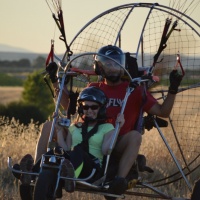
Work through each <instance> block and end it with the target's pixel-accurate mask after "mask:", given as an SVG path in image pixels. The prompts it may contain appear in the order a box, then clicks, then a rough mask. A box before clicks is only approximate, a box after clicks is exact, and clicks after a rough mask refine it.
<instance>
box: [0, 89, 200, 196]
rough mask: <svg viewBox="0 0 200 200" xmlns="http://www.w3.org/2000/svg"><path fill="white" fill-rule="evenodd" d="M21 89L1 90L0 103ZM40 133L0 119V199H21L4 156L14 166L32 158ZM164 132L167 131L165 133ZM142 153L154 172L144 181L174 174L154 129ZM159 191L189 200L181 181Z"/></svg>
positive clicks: (145, 138) (16, 96) (146, 136)
mask: <svg viewBox="0 0 200 200" xmlns="http://www.w3.org/2000/svg"><path fill="white" fill-rule="evenodd" d="M22 90H23V89H22V88H20V87H16V88H4V87H0V92H1V102H0V103H7V102H9V101H13V100H14V99H15V100H19V99H20V96H21V92H22ZM2 97H3V98H2ZM199 121H200V119H199ZM40 130H41V126H38V125H37V124H34V123H30V124H29V125H28V126H24V125H22V124H19V123H18V122H17V121H15V120H14V119H13V120H12V121H8V120H7V119H4V118H2V117H0V199H2V200H18V199H20V197H19V192H18V189H19V182H18V181H17V180H16V179H15V178H14V177H13V176H12V174H11V172H10V171H9V170H8V168H7V157H8V156H11V157H12V160H13V164H14V163H17V162H19V161H20V159H21V158H22V156H24V155H25V154H27V153H30V154H31V155H32V156H34V151H35V146H36V142H37V138H38V134H39V132H40ZM166 132H168V130H166ZM173 145H176V144H172V147H173V149H176V147H175V148H174V146H173ZM141 153H144V154H145V156H146V157H147V164H148V165H149V166H150V167H151V168H153V169H154V171H155V173H154V174H152V175H151V174H141V176H142V177H143V179H144V180H152V179H157V178H158V177H159V178H162V177H165V176H168V175H170V174H172V173H173V172H174V171H176V166H175V164H174V163H173V161H172V159H171V157H170V156H169V153H168V152H167V151H166V148H165V146H164V144H163V141H162V140H161V138H160V136H159V134H157V132H156V131H155V129H153V130H151V131H149V132H147V133H145V134H144V135H143V143H142V147H141ZM175 153H176V152H175ZM199 173H200V172H199V171H196V172H195V173H193V174H192V175H191V176H189V177H188V178H189V181H190V182H191V183H192V184H193V183H194V181H195V180H196V179H197V178H198V177H199ZM160 189H161V190H162V191H163V192H166V193H168V194H171V195H173V196H176V197H181V196H184V197H188V198H189V197H190V191H189V190H188V189H187V186H186V185H185V183H184V181H179V182H177V183H175V184H170V185H167V186H165V187H160ZM134 191H138V189H134ZM143 191H145V192H148V190H146V189H143ZM62 199H73V200H79V199H81V200H88V199H89V200H100V199H103V197H102V196H100V195H95V194H85V193H80V192H75V193H73V194H67V193H65V192H64V196H63V198H62ZM126 199H133V200H147V199H149V198H144V197H143V198H142V197H131V196H127V197H126Z"/></svg>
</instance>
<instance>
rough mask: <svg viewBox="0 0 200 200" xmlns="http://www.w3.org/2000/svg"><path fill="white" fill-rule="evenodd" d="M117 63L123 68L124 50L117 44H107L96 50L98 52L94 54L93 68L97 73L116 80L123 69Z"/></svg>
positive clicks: (122, 73)
mask: <svg viewBox="0 0 200 200" xmlns="http://www.w3.org/2000/svg"><path fill="white" fill-rule="evenodd" d="M100 54H101V55H105V56H101V55H100ZM108 57H110V58H111V59H109V58H108ZM112 59H113V60H114V61H113V60H112ZM118 63H119V64H120V65H121V66H122V67H123V68H125V54H124V52H123V51H122V50H121V49H120V48H119V47H117V46H112V45H108V46H104V47H102V48H100V49H99V50H98V54H97V55H96V56H95V64H94V69H95V72H96V74H97V75H101V76H103V78H106V79H108V80H110V81H112V82H116V81H118V80H119V79H120V78H121V76H123V75H124V70H123V69H122V67H121V66H120V65H119V64H118Z"/></svg>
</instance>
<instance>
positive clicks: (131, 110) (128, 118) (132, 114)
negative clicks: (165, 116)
mask: <svg viewBox="0 0 200 200" xmlns="http://www.w3.org/2000/svg"><path fill="white" fill-rule="evenodd" d="M128 84H129V83H128V82H122V83H121V84H120V85H117V86H109V85H107V84H105V83H103V82H102V83H91V84H90V85H89V86H96V87H99V88H100V89H101V90H102V91H103V92H104V93H105V94H106V96H107V97H108V99H109V100H108V103H107V109H106V114H107V117H108V122H110V123H112V124H113V125H114V126H115V121H116V118H117V115H118V113H120V111H121V106H122V103H123V100H124V97H125V94H126V89H127V87H128ZM142 92H143V89H142V87H141V86H140V87H137V88H136V89H135V90H134V91H133V92H132V93H131V94H130V96H129V97H128V101H127V104H126V107H125V110H124V118H125V123H124V125H123V127H122V128H121V130H120V133H119V134H120V135H124V134H126V133H127V132H129V131H131V130H134V127H135V123H136V122H137V120H138V117H139V113H140V108H141V106H142V105H143V103H142V102H143V101H144V100H143V97H142ZM146 94H147V96H146V101H145V103H144V107H143V110H144V111H145V112H148V110H149V109H150V108H151V107H152V106H153V105H154V104H155V103H157V101H156V99H155V98H154V97H153V96H152V95H151V94H150V93H149V92H147V93H146Z"/></svg>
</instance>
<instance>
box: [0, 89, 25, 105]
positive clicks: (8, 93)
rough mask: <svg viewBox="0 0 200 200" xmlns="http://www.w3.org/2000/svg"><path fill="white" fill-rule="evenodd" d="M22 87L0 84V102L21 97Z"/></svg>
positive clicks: (8, 101)
mask: <svg viewBox="0 0 200 200" xmlns="http://www.w3.org/2000/svg"><path fill="white" fill-rule="evenodd" d="M22 91H23V87H17V86H16V87H11V86H10V87H8V86H5V87H2V86H0V94H1V95H0V104H4V105H5V104H8V103H10V102H13V101H18V100H20V98H21V94H22Z"/></svg>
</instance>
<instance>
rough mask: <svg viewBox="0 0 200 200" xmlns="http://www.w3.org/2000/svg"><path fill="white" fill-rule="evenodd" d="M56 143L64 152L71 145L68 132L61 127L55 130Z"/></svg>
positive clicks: (70, 137)
mask: <svg viewBox="0 0 200 200" xmlns="http://www.w3.org/2000/svg"><path fill="white" fill-rule="evenodd" d="M58 126H59V125H58ZM57 142H58V145H59V146H61V147H62V148H63V149H64V150H65V151H69V150H70V149H71V145H72V136H71V134H70V132H69V130H67V129H65V128H63V127H60V128H57Z"/></svg>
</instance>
